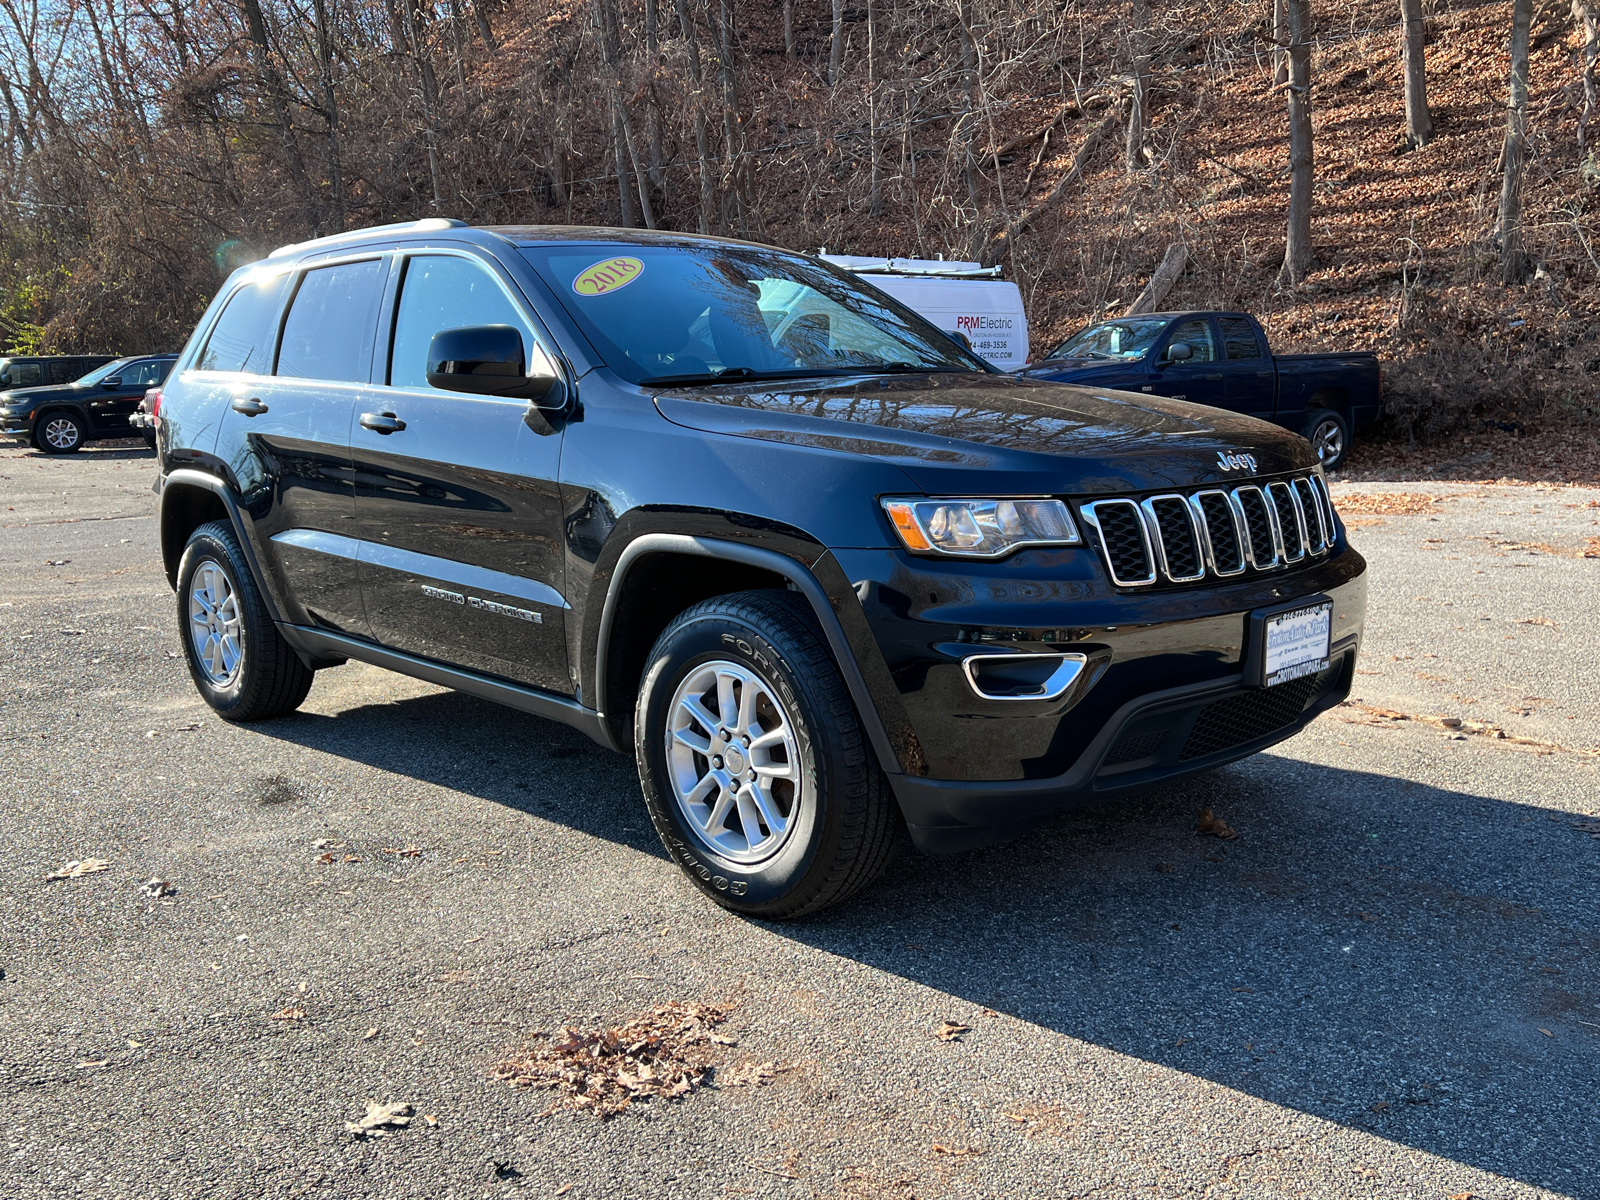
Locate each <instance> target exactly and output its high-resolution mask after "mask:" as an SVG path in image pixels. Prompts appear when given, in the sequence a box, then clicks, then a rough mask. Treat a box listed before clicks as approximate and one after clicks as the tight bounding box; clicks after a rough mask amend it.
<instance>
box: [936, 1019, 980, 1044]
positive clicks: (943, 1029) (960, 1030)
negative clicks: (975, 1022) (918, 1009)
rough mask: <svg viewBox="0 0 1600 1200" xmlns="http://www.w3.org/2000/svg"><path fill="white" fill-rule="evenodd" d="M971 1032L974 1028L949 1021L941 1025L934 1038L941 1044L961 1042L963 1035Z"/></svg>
mask: <svg viewBox="0 0 1600 1200" xmlns="http://www.w3.org/2000/svg"><path fill="white" fill-rule="evenodd" d="M971 1032H972V1026H970V1025H963V1024H962V1023H961V1022H960V1021H949V1020H947V1021H943V1022H941V1023H940V1025H939V1028H937V1029H935V1030H934V1031H933V1036H934V1037H936V1038H938V1039H939V1040H940V1041H941V1042H959V1041H960V1040H961V1035H962V1034H964V1033H971Z"/></svg>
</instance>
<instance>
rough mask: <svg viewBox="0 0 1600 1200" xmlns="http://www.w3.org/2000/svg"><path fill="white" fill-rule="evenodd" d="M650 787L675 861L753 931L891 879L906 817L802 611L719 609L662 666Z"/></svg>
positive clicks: (676, 638) (703, 612)
mask: <svg viewBox="0 0 1600 1200" xmlns="http://www.w3.org/2000/svg"><path fill="white" fill-rule="evenodd" d="M634 743H635V752H636V754H637V756H638V761H639V778H640V783H641V784H642V786H643V789H644V797H645V803H646V805H647V806H648V808H649V810H650V817H651V820H652V821H653V822H654V823H655V827H656V831H657V832H658V833H659V834H660V835H661V840H662V842H663V843H664V844H665V845H666V848H667V852H668V853H669V854H670V855H671V856H672V858H673V861H675V862H676V863H677V864H678V865H679V866H680V867H682V868H683V870H684V871H685V872H686V873H687V874H688V876H689V878H690V879H692V880H693V881H694V882H695V884H696V885H697V886H698V887H699V888H700V890H701V891H703V892H705V893H706V895H708V896H709V897H711V899H713V900H715V901H716V902H717V903H718V904H720V905H722V906H723V907H725V908H729V909H732V910H734V911H735V912H739V913H744V914H746V915H749V916H757V917H767V918H774V919H782V918H788V917H799V916H804V915H806V914H807V913H812V912H816V911H817V910H819V909H822V908H826V907H827V906H828V905H830V904H836V903H838V902H839V901H841V900H843V899H845V898H846V897H848V896H850V895H852V894H854V893H855V892H857V891H860V890H861V889H862V888H864V887H866V886H867V885H868V884H869V883H871V882H872V881H873V880H874V879H876V878H877V877H878V875H879V874H880V873H881V872H882V871H883V869H884V867H885V866H887V865H888V862H889V858H890V856H891V855H892V854H893V851H894V847H895V843H896V840H897V839H898V835H899V825H900V822H899V812H898V809H897V807H896V805H895V802H894V798H893V797H892V796H891V795H890V793H889V790H888V786H887V783H886V781H885V780H884V777H883V773H882V771H880V770H879V769H878V764H877V761H876V760H875V759H874V758H873V754H872V750H871V748H870V747H869V746H868V744H867V740H866V736H865V733H864V731H863V730H862V728H861V722H860V719H859V718H858V717H857V716H856V710H855V705H854V704H853V703H852V702H851V699H850V693H849V691H848V690H847V689H846V687H845V683H844V679H843V678H842V677H841V676H840V674H839V668H838V667H837V665H836V664H835V663H834V660H833V655H832V654H831V653H830V651H829V649H828V646H827V643H826V641H825V640H824V639H823V636H822V631H821V630H820V629H818V628H817V624H816V620H815V618H814V617H813V616H812V614H811V611H810V609H809V607H808V606H807V605H806V603H805V601H804V600H803V599H802V598H801V597H799V596H796V595H794V594H793V593H788V592H775V591H753V592H739V593H736V594H734V595H730V596H719V597H716V598H715V599H712V600H707V601H704V602H703V603H701V604H697V605H695V606H694V607H693V608H690V609H688V610H687V611H686V612H684V613H682V614H680V615H679V616H678V617H677V618H676V619H675V620H674V621H673V622H672V624H670V625H669V626H667V628H666V630H665V631H664V632H663V633H662V635H661V637H660V638H659V639H658V640H657V641H656V644H655V647H654V648H653V649H652V650H651V652H650V657H649V660H648V664H647V666H646V669H645V675H644V680H643V686H642V687H641V689H640V694H639V704H638V709H637V711H636V714H635V721H634Z"/></svg>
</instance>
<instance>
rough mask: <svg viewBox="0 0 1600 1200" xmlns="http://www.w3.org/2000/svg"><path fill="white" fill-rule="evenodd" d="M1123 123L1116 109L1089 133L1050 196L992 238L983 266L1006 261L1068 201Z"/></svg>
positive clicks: (981, 256)
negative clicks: (1029, 231) (1035, 227)
mask: <svg viewBox="0 0 1600 1200" xmlns="http://www.w3.org/2000/svg"><path fill="white" fill-rule="evenodd" d="M1121 120H1122V111H1121V109H1120V108H1113V109H1112V110H1111V112H1110V113H1108V114H1107V115H1106V118H1105V120H1103V121H1101V122H1100V124H1098V125H1096V126H1095V127H1094V128H1093V129H1091V130H1090V131H1089V136H1088V137H1087V138H1085V139H1084V141H1083V145H1082V146H1080V147H1078V153H1077V154H1076V155H1075V156H1074V157H1073V160H1072V166H1070V167H1068V168H1067V171H1066V173H1065V174H1063V175H1062V176H1061V178H1060V179H1058V180H1056V185H1055V187H1053V188H1051V189H1050V194H1049V195H1047V196H1046V197H1045V198H1044V199H1043V200H1040V201H1039V202H1038V203H1037V204H1034V205H1032V206H1031V207H1029V208H1027V209H1025V210H1023V212H1022V213H1021V214H1020V215H1019V216H1018V217H1017V218H1016V219H1015V220H1014V221H1012V222H1011V223H1010V224H1009V225H1007V226H1006V227H1005V228H1004V229H1002V230H1000V231H999V232H998V233H996V234H994V235H993V236H991V237H990V238H989V240H988V242H987V243H986V244H985V245H984V248H983V252H982V253H981V254H979V255H978V259H979V261H981V262H982V263H983V265H984V266H986V267H992V266H994V265H995V264H996V263H998V262H1000V261H1001V260H1002V259H1004V258H1005V256H1006V255H1007V254H1008V253H1009V252H1010V250H1011V246H1012V244H1013V243H1015V242H1016V240H1017V236H1018V235H1019V234H1021V233H1022V232H1023V231H1024V230H1025V229H1027V228H1028V226H1030V225H1032V224H1033V223H1034V222H1035V221H1037V220H1038V219H1039V218H1040V217H1042V216H1044V215H1045V213H1047V212H1049V211H1050V210H1051V209H1052V208H1054V207H1055V206H1056V205H1058V204H1060V203H1061V202H1062V201H1063V200H1065V199H1066V198H1067V190H1068V189H1069V188H1071V186H1072V185H1073V184H1074V183H1075V182H1076V181H1077V180H1079V179H1081V178H1083V169H1084V167H1086V166H1088V164H1089V159H1090V158H1092V157H1093V156H1094V152H1095V149H1096V147H1098V146H1099V145H1100V143H1101V142H1102V141H1103V140H1104V139H1105V137H1106V135H1107V134H1109V133H1110V132H1111V131H1112V130H1113V129H1115V128H1116V127H1117V124H1118V122H1120V121H1121Z"/></svg>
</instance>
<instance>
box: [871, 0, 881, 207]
mask: <svg viewBox="0 0 1600 1200" xmlns="http://www.w3.org/2000/svg"><path fill="white" fill-rule="evenodd" d="M867 140H868V142H869V143H870V144H871V149H872V191H871V193H870V194H869V195H868V197H867V212H868V213H869V214H870V215H871V216H874V217H875V216H877V215H878V214H879V213H881V212H882V211H883V138H882V136H881V134H880V131H879V129H878V6H877V4H876V3H875V0H867Z"/></svg>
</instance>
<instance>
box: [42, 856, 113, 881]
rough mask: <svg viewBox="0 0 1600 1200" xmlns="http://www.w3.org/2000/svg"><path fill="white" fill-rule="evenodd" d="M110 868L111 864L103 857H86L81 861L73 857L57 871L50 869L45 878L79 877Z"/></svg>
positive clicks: (95, 873) (97, 873)
mask: <svg viewBox="0 0 1600 1200" xmlns="http://www.w3.org/2000/svg"><path fill="white" fill-rule="evenodd" d="M109 870H111V864H110V863H108V862H107V861H106V860H105V859H103V858H86V859H83V860H82V861H81V862H80V861H78V860H77V859H74V860H73V861H72V862H69V863H67V864H66V866H64V867H62V868H61V869H60V870H59V871H51V872H50V873H49V874H48V875H46V876H45V878H46V879H81V878H83V877H84V876H85V875H99V874H100V873H101V872H102V871H109Z"/></svg>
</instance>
